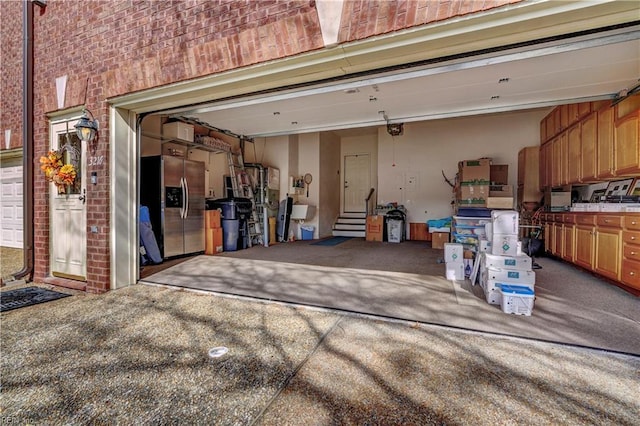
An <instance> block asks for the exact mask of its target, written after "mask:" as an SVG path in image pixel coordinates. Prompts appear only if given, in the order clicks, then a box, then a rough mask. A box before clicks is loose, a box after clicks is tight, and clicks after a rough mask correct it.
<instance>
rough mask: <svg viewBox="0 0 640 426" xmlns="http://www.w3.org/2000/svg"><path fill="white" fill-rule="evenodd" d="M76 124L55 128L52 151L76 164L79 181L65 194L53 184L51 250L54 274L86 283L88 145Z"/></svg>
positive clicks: (65, 162) (50, 194)
mask: <svg viewBox="0 0 640 426" xmlns="http://www.w3.org/2000/svg"><path fill="white" fill-rule="evenodd" d="M74 124H75V122H73V123H69V122H65V123H57V124H54V125H52V128H51V149H53V150H57V151H59V152H60V153H61V154H62V159H63V163H64V164H73V166H74V167H75V169H76V173H77V175H76V179H75V181H74V183H73V184H72V185H66V187H65V188H64V193H59V191H58V188H57V187H56V186H55V185H54V184H53V183H51V184H50V185H51V187H50V189H49V206H50V218H51V221H50V228H49V236H50V250H51V274H52V275H54V276H58V277H64V278H71V279H77V280H85V279H86V275H87V262H86V258H87V211H86V204H85V202H86V199H85V194H86V191H85V181H86V179H85V169H86V151H85V144H83V143H81V141H80V139H78V136H77V135H76V132H75V129H74V127H73V125H74Z"/></svg>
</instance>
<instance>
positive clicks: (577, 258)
mask: <svg viewBox="0 0 640 426" xmlns="http://www.w3.org/2000/svg"><path fill="white" fill-rule="evenodd" d="M594 234H595V216H594V215H591V214H590V215H582V214H577V215H576V228H575V235H574V239H575V253H574V262H575V263H576V264H577V265H580V266H582V267H583V268H585V269H593V259H594V252H595V238H594Z"/></svg>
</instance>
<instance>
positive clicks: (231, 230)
mask: <svg viewBox="0 0 640 426" xmlns="http://www.w3.org/2000/svg"><path fill="white" fill-rule="evenodd" d="M239 237H240V221H239V220H238V219H222V249H223V250H224V251H236V250H238V239H239Z"/></svg>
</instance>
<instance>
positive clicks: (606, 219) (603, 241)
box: [593, 214, 622, 280]
mask: <svg viewBox="0 0 640 426" xmlns="http://www.w3.org/2000/svg"><path fill="white" fill-rule="evenodd" d="M596 225H597V230H596V233H595V237H596V238H595V245H596V246H595V256H594V265H593V269H594V271H595V272H597V273H598V274H600V275H602V276H605V277H607V278H611V279H612V280H619V279H620V266H621V260H622V216H620V215H604V214H600V215H598V216H597V223H596Z"/></svg>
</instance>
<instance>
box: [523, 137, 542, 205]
mask: <svg viewBox="0 0 640 426" xmlns="http://www.w3.org/2000/svg"><path fill="white" fill-rule="evenodd" d="M539 157H540V147H538V146H529V147H526V148H522V149H521V150H520V151H519V152H518V194H517V197H518V198H517V200H518V206H520V205H522V203H528V202H536V203H537V202H540V199H541V198H542V193H541V192H540V180H539V170H540V166H539Z"/></svg>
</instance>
